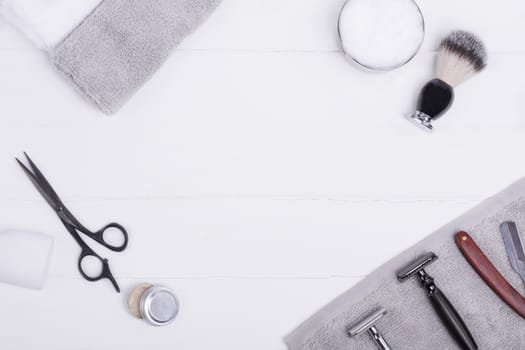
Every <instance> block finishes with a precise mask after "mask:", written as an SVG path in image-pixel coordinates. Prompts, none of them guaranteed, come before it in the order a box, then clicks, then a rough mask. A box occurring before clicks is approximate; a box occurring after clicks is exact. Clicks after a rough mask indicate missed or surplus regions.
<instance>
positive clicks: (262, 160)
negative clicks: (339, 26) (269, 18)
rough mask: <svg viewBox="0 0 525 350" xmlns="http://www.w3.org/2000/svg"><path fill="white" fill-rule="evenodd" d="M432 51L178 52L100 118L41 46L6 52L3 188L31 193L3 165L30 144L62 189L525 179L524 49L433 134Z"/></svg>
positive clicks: (421, 192)
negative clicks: (376, 66) (417, 110)
mask: <svg viewBox="0 0 525 350" xmlns="http://www.w3.org/2000/svg"><path fill="white" fill-rule="evenodd" d="M433 58H434V57H433V55H422V56H420V57H419V58H418V60H417V64H413V65H410V66H408V67H406V68H405V69H402V70H399V71H396V72H391V73H387V74H383V75H378V74H376V75H373V74H366V73H364V72H360V71H358V70H355V69H353V68H352V67H351V66H348V65H347V63H346V62H345V61H344V60H343V59H342V57H340V55H338V54H336V53H324V54H306V53H282V54H269V53H245V52H242V53H241V52H227V53H214V54H208V55H201V54H198V53H177V54H176V55H174V56H173V58H172V59H170V60H169V62H168V63H167V64H166V65H165V66H164V67H163V68H162V69H161V72H159V74H157V75H156V76H155V77H153V79H152V80H151V81H150V82H149V83H148V84H146V86H145V87H144V88H143V89H142V90H141V91H140V92H139V93H138V94H137V95H136V96H135V97H134V98H133V99H132V100H131V101H130V103H129V104H127V105H126V106H125V107H124V109H123V110H122V111H121V112H120V113H119V114H118V115H117V116H114V117H105V116H103V115H102V114H101V113H100V112H98V111H97V110H96V109H95V108H92V107H91V106H90V105H89V104H87V103H84V101H82V99H81V98H80V97H78V96H77V94H76V92H75V91H74V90H73V89H71V87H70V86H69V85H68V84H66V83H64V82H63V81H62V80H61V78H60V77H59V76H58V75H57V74H55V72H54V71H53V70H52V69H49V67H48V65H47V62H46V59H45V57H44V56H43V55H41V54H35V53H33V52H28V51H23V52H7V53H6V54H4V55H1V56H0V64H1V65H2V66H4V67H5V66H9V67H11V69H9V70H6V71H5V72H4V76H3V80H2V81H3V82H4V83H3V84H0V96H9V98H8V99H5V100H4V101H3V112H2V113H3V115H2V120H1V121H0V126H1V128H0V130H1V131H0V132H1V137H0V146H1V147H0V159H3V162H5V163H4V164H5V166H4V175H3V176H4V178H3V180H2V182H1V183H0V190H1V191H2V193H3V194H4V196H5V198H31V196H33V189H32V188H30V187H29V186H27V185H26V183H25V179H23V178H22V177H21V176H20V174H19V170H18V169H17V168H16V166H15V163H14V162H13V161H12V160H10V159H12V158H13V157H14V156H15V155H20V154H21V151H23V150H26V151H28V152H30V153H31V154H32V155H33V156H34V157H35V159H36V160H37V161H38V162H39V163H40V164H42V167H43V169H45V171H46V173H47V174H49V176H50V178H51V179H52V180H53V182H54V183H56V184H57V187H58V188H59V189H60V191H61V193H62V194H63V196H64V197H65V198H71V197H73V198H79V197H80V198H99V199H100V198H129V197H130V196H131V197H133V198H141V197H144V196H148V197H151V196H153V197H161V198H164V197H167V198H171V197H173V196H210V195H211V196H232V195H233V196H259V195H266V196H272V195H273V196H292V197H293V196H307V197H308V198H317V197H322V198H327V197H331V196H345V197H350V198H362V197H365V198H373V199H381V198H387V199H388V198H400V197H401V198H436V197H438V198H477V199H480V198H484V197H486V196H489V195H491V194H492V193H495V192H497V191H499V190H500V189H501V188H503V187H505V186H507V185H508V184H510V183H511V182H513V181H515V180H517V179H518V178H520V177H521V176H523V174H525V163H523V162H520V161H519V159H521V158H523V157H524V156H525V154H524V153H525V147H524V145H523V142H524V141H523V138H522V137H521V135H522V133H523V129H524V125H525V122H524V119H523V116H522V112H521V108H520V102H521V97H520V96H521V95H522V94H523V83H522V81H524V78H525V76H524V75H525V73H524V71H523V70H522V69H521V65H522V61H523V56H522V55H493V56H492V57H491V62H490V66H489V68H488V69H487V71H486V72H484V73H482V74H481V75H480V76H478V77H475V78H474V79H473V80H472V81H469V82H467V83H465V84H464V85H462V86H460V87H459V88H458V89H457V92H456V101H455V105H454V106H453V109H452V110H451V111H450V112H449V113H448V114H447V115H446V116H445V117H443V118H442V119H441V120H439V121H438V122H437V123H436V132H435V133H434V134H433V135H428V134H426V133H423V132H421V131H419V130H417V129H416V128H414V127H413V126H412V125H411V124H410V123H408V122H407V121H406V120H404V116H406V115H408V114H409V113H411V111H412V110H413V108H414V101H415V99H416V96H417V92H418V89H419V88H420V86H421V85H422V84H424V82H425V81H426V80H427V79H428V78H429V77H431V74H432V73H431V67H432V61H433ZM28 67H31V68H28ZM494 89H501V90H502V93H497V94H495V93H494ZM65 162H67V164H68V165H69V167H68V168H64V163H65ZM501 164H505V169H504V171H503V170H502V167H501ZM84 176H88V178H89V181H82V184H81V185H80V186H79V181H81V179H83V177H84Z"/></svg>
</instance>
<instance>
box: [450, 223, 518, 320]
mask: <svg viewBox="0 0 525 350" xmlns="http://www.w3.org/2000/svg"><path fill="white" fill-rule="evenodd" d="M456 244H457V246H458V248H459V250H460V251H461V253H463V256H464V257H465V259H467V261H468V262H469V263H470V265H472V268H473V269H474V270H475V271H476V272H477V273H478V275H479V276H480V277H481V278H482V279H483V281H485V283H486V284H487V285H488V286H489V287H490V288H491V289H492V290H493V291H494V293H496V294H497V295H498V296H499V297H500V298H501V300H503V301H504V302H505V303H506V304H507V305H508V306H510V307H511V308H512V309H513V310H514V311H515V312H516V313H517V314H518V315H520V316H521V317H523V318H525V298H524V297H523V296H521V294H520V293H519V292H518V291H517V290H516V289H514V287H512V286H511V285H510V283H509V282H507V280H506V279H505V277H503V276H502V275H501V273H500V272H499V271H498V269H496V267H495V266H494V265H493V264H492V263H491V262H490V260H489V259H488V258H487V256H486V255H485V254H484V253H483V251H482V250H481V249H480V248H479V247H478V245H477V244H476V242H474V240H473V239H472V237H470V235H469V234H468V233H466V232H458V233H457V234H456Z"/></svg>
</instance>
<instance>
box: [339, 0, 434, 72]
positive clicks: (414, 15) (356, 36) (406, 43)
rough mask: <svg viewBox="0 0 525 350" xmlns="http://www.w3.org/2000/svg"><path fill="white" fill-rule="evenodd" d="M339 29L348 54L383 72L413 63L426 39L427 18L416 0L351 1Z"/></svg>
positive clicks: (342, 12) (357, 60) (343, 9)
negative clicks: (425, 18) (425, 20)
mask: <svg viewBox="0 0 525 350" xmlns="http://www.w3.org/2000/svg"><path fill="white" fill-rule="evenodd" d="M338 29H339V38H340V40H341V48H342V50H343V52H344V53H345V55H347V56H348V57H349V58H351V59H352V60H353V61H355V62H357V63H358V64H360V65H361V66H363V67H366V68H369V69H372V70H379V71H385V70H391V69H395V68H398V67H401V66H403V65H405V64H406V63H407V62H409V61H410V60H411V59H412V58H413V57H414V56H415V55H416V53H417V52H418V51H419V48H420V47H421V44H422V43H423V38H424V36H425V23H424V19H423V15H422V14H421V11H420V9H419V7H418V6H417V4H416V3H415V1H414V0H347V2H346V3H345V5H344V6H343V8H342V10H341V13H340V15H339V28H338Z"/></svg>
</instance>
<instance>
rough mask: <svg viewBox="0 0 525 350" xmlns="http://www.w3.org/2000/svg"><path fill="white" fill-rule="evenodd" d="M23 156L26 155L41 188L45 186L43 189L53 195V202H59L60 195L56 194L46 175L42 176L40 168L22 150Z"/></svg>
mask: <svg viewBox="0 0 525 350" xmlns="http://www.w3.org/2000/svg"><path fill="white" fill-rule="evenodd" d="M24 156H25V157H26V159H27V162H28V163H29V165H30V166H31V169H33V173H34V174H35V176H36V178H37V179H38V182H39V183H40V184H41V186H42V188H45V190H46V192H47V193H48V194H49V196H52V197H55V202H56V203H57V204H58V203H61V202H62V201H61V200H60V197H59V196H58V194H57V193H56V192H55V190H54V189H53V186H51V184H50V183H49V181H47V179H46V177H45V176H44V174H42V172H41V171H40V169H38V167H37V166H36V164H35V163H34V162H33V160H31V158H29V155H28V154H27V153H26V152H24Z"/></svg>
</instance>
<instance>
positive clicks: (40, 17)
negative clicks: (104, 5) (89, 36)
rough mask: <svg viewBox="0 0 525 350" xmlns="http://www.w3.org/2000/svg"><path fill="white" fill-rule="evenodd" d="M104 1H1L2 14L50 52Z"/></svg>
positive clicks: (39, 45) (36, 43)
mask: <svg viewBox="0 0 525 350" xmlns="http://www.w3.org/2000/svg"><path fill="white" fill-rule="evenodd" d="M100 1H101V0H0V14H1V15H2V17H4V18H5V19H6V20H7V21H8V22H10V23H11V24H12V25H14V26H15V27H17V28H18V29H19V30H20V31H22V32H23V33H24V34H25V35H26V36H27V37H28V38H29V39H31V40H32V41H33V42H34V43H35V45H37V46H38V47H39V48H42V49H50V48H52V47H54V46H56V45H57V44H58V43H59V42H61V41H62V40H63V39H64V38H65V37H66V36H67V35H68V34H69V33H71V31H72V30H73V29H74V28H75V27H76V26H78V25H79V24H80V22H82V21H83V20H84V18H86V17H87V16H88V15H89V14H90V13H91V12H92V11H93V9H95V7H97V6H98V4H99V3H100Z"/></svg>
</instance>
